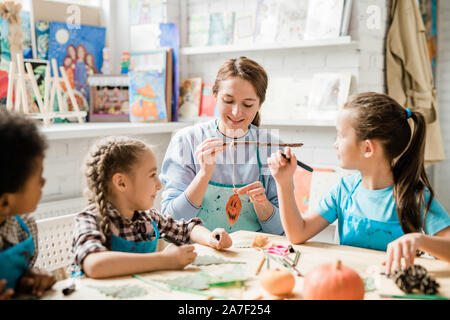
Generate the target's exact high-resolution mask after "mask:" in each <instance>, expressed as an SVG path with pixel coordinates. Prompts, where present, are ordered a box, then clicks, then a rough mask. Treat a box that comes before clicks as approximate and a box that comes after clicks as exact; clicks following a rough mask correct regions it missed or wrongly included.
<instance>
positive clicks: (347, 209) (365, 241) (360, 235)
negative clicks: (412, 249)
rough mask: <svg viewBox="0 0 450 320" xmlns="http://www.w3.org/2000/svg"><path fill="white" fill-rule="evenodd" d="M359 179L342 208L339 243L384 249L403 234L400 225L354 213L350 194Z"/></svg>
mask: <svg viewBox="0 0 450 320" xmlns="http://www.w3.org/2000/svg"><path fill="white" fill-rule="evenodd" d="M361 181H362V180H361V179H360V180H359V181H358V183H357V184H356V186H355V187H354V188H353V189H352V191H351V192H350V193H349V195H348V198H347V200H346V201H345V205H344V208H343V210H342V223H340V224H339V226H338V228H339V240H340V244H341V245H348V246H354V247H361V248H367V249H374V250H382V251H386V249H387V245H388V244H389V243H390V242H392V241H394V240H396V239H398V238H400V237H401V236H403V235H404V234H405V233H404V232H403V229H402V226H401V225H400V222H399V221H398V220H397V221H376V220H372V219H368V218H364V217H361V216H359V215H357V214H355V211H356V205H355V203H354V201H353V199H352V195H353V193H354V192H355V190H356V189H357V188H358V186H359V185H360V184H361Z"/></svg>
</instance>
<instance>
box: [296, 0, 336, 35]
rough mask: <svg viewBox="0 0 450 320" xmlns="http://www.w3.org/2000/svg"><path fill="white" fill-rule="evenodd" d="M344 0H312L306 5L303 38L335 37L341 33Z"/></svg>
mask: <svg viewBox="0 0 450 320" xmlns="http://www.w3.org/2000/svg"><path fill="white" fill-rule="evenodd" d="M343 10H344V0H314V1H310V3H309V7H308V18H307V22H306V30H305V39H306V40H312V39H335V38H338V37H339V36H340V35H341V25H342V14H343Z"/></svg>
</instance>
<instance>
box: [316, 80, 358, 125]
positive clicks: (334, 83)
mask: <svg viewBox="0 0 450 320" xmlns="http://www.w3.org/2000/svg"><path fill="white" fill-rule="evenodd" d="M351 79H352V75H351V74H350V73H316V74H315V75H314V77H313V81H312V87H311V91H310V95H309V99H308V109H309V111H308V117H309V118H310V119H321V120H335V119H336V116H337V113H338V111H339V109H340V108H342V107H343V105H344V103H345V101H346V100H347V98H348V95H349V92H350V85H351Z"/></svg>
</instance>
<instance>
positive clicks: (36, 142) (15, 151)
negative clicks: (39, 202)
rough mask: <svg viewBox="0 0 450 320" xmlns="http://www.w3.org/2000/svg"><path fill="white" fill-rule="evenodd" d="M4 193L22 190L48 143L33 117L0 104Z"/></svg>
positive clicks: (1, 191)
mask: <svg viewBox="0 0 450 320" xmlns="http://www.w3.org/2000/svg"><path fill="white" fill-rule="evenodd" d="M0 146H1V148H2V152H1V156H0V195H2V194H4V193H15V192H18V191H20V190H21V188H22V187H23V186H24V184H25V182H26V181H27V180H28V178H29V177H30V176H31V175H32V174H33V173H34V170H36V166H35V163H34V160H35V159H36V158H37V157H39V156H44V153H45V150H46V149H47V143H46V140H45V138H44V136H42V135H41V133H40V132H39V130H38V128H37V126H36V125H35V124H34V122H33V121H32V120H30V119H29V118H26V117H25V116H24V115H22V114H19V113H13V112H9V111H7V110H6V109H4V108H2V107H0Z"/></svg>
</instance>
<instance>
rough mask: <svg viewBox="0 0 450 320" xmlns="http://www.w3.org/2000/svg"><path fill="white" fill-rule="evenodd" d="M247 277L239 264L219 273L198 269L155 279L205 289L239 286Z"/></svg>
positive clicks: (181, 286)
mask: <svg viewBox="0 0 450 320" xmlns="http://www.w3.org/2000/svg"><path fill="white" fill-rule="evenodd" d="M247 279H248V277H247V275H246V274H245V270H244V269H243V268H242V267H241V266H235V267H234V268H233V269H232V270H229V271H225V272H224V273H223V274H219V275H210V274H209V273H206V272H204V271H200V272H197V273H195V274H193V275H189V276H182V277H178V278H174V279H162V280H157V281H160V282H162V283H165V284H167V285H169V286H173V287H177V288H186V289H195V290H206V289H208V288H210V287H226V286H235V285H240V286H241V285H242V282H243V281H245V280H247ZM155 280H156V279H155Z"/></svg>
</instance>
